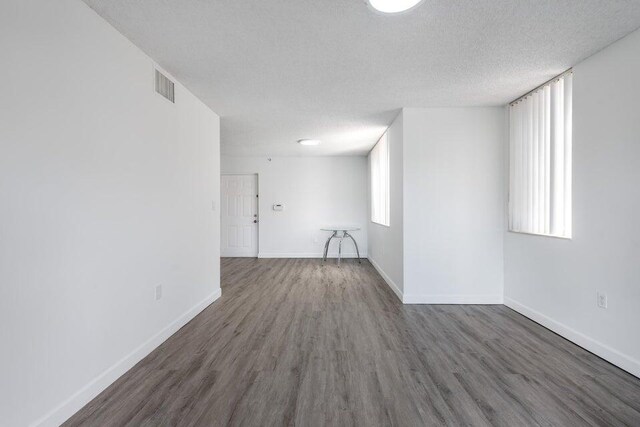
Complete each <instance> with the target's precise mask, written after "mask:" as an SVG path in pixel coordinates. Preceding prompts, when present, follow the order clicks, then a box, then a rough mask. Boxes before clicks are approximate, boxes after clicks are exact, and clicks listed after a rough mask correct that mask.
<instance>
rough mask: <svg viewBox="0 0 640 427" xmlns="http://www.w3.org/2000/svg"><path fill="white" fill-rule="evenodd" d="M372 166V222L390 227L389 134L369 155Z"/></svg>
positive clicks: (385, 134)
mask: <svg viewBox="0 0 640 427" xmlns="http://www.w3.org/2000/svg"><path fill="white" fill-rule="evenodd" d="M369 164H370V166H371V221H373V222H375V223H378V224H382V225H386V226H389V142H388V138H387V133H386V132H385V133H384V135H382V137H381V138H380V140H379V141H378V143H377V144H376V145H375V147H373V149H372V150H371V153H370V154H369Z"/></svg>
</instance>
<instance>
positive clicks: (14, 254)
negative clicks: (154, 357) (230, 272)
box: [0, 0, 220, 426]
mask: <svg viewBox="0 0 640 427" xmlns="http://www.w3.org/2000/svg"><path fill="white" fill-rule="evenodd" d="M0 51H1V52H2V55H3V59H2V64H3V65H2V70H1V71H0V73H1V78H2V84H3V87H2V96H0V152H1V155H0V284H1V285H0V342H1V343H2V344H1V346H2V350H1V351H0V384H1V385H0V414H1V416H0V425H3V426H22V425H27V424H30V423H35V422H36V420H38V419H40V418H41V417H45V418H42V419H40V421H42V422H43V424H45V425H55V424H58V423H60V422H62V421H63V420H64V419H65V418H66V417H68V416H69V415H71V414H73V413H74V412H75V411H76V410H77V409H79V408H80V407H81V406H82V405H83V404H84V403H86V402H87V401H88V400H89V399H91V398H92V397H93V396H95V395H96V394H97V393H98V392H99V391H100V390H101V389H102V388H104V387H105V386H106V385H108V384H109V383H110V382H112V381H113V380H114V379H115V378H117V377H118V376H119V375H120V374H122V373H123V372H125V371H126V370H127V369H128V368H129V367H131V366H132V365H133V364H134V363H135V362H137V361H138V360H139V359H140V358H142V357H143V356H144V355H146V354H147V353H148V352H149V351H150V350H151V349H153V348H154V347H155V346H156V345H158V344H159V343H160V342H162V341H163V340H164V339H166V337H168V336H169V335H170V334H171V333H172V332H173V331H175V330H176V329H177V328H178V327H180V326H181V325H182V324H184V323H185V322H186V321H188V320H189V319H190V318H191V317H192V316H194V315H195V314H196V313H197V312H198V311H200V310H201V309H202V308H204V307H205V306H206V305H207V304H209V303H210V302H211V301H212V300H213V299H214V298H215V297H216V296H217V295H219V292H220V291H219V287H220V282H219V274H220V273H219V244H218V242H219V219H218V213H217V212H212V210H211V206H212V201H215V202H216V204H218V203H217V202H218V199H219V175H220V171H219V119H218V117H217V116H216V115H215V114H214V113H213V112H211V111H210V110H209V109H208V108H207V107H205V106H204V105H203V104H202V103H201V102H200V101H198V100H197V99H196V98H194V96H193V95H191V94H190V93H189V92H187V91H186V90H185V89H184V88H183V87H182V86H180V85H177V86H176V100H177V102H176V104H175V105H173V104H171V103H169V102H168V101H166V100H165V99H164V98H162V97H160V96H159V95H157V94H155V92H154V86H153V70H154V66H153V61H152V60H151V59H150V58H148V57H147V56H145V55H144V54H143V53H142V52H141V51H140V50H138V49H137V48H136V47H135V46H134V45H132V44H131V43H130V42H129V41H128V40H126V39H125V38H124V37H123V36H122V35H120V34H119V33H118V32H117V31H116V30H115V29H113V28H112V27H110V26H109V25H108V24H107V23H106V22H104V21H103V20H102V19H101V18H99V17H98V16H97V15H96V14H95V13H94V12H93V11H92V10H91V9H89V8H88V7H87V6H86V5H85V4H84V3H82V2H80V1H79V0H61V1H56V2H51V1H45V0H15V1H4V2H2V5H1V6H0ZM218 205H219V204H218ZM158 284H161V285H162V286H163V294H164V295H163V298H162V299H161V300H159V301H155V299H154V288H155V286H156V285H158Z"/></svg>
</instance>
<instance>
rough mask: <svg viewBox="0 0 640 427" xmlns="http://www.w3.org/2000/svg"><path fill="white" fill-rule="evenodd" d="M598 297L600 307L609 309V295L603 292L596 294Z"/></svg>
mask: <svg viewBox="0 0 640 427" xmlns="http://www.w3.org/2000/svg"><path fill="white" fill-rule="evenodd" d="M596 295H597V297H598V307H600V308H607V294H605V293H603V292H596Z"/></svg>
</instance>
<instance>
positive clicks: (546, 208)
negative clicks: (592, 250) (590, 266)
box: [509, 71, 573, 238]
mask: <svg viewBox="0 0 640 427" xmlns="http://www.w3.org/2000/svg"><path fill="white" fill-rule="evenodd" d="M572 80H573V73H572V72H571V71H568V72H566V73H564V74H562V75H560V76H559V77H556V78H554V79H553V80H551V81H550V82H548V83H546V84H544V85H542V86H541V87H539V88H537V89H535V90H534V91H532V92H531V93H529V94H527V95H525V96H524V97H522V98H520V99H518V100H517V101H514V102H513V103H511V105H510V107H509V120H510V144H509V156H510V167H509V229H510V230H511V231H515V232H521V233H531V234H540V235H546V236H555V237H564V238H571V233H572V231H571V139H572V124H571V119H572V95H571V92H572Z"/></svg>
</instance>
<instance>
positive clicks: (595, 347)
mask: <svg viewBox="0 0 640 427" xmlns="http://www.w3.org/2000/svg"><path fill="white" fill-rule="evenodd" d="M504 305H506V306H507V307H509V308H511V309H513V310H515V311H517V312H518V313H520V314H522V315H523V316H525V317H528V318H529V319H531V320H533V321H534V322H537V323H539V324H541V325H542V326H544V327H545V328H547V329H550V330H552V331H553V332H555V333H557V334H558V335H561V336H563V337H564V338H566V339H568V340H569V341H572V342H574V343H575V344H577V345H579V346H580V347H583V348H585V349H586V350H589V351H590V352H592V353H594V354H596V355H598V356H600V357H602V358H603V359H604V360H607V361H609V362H611V363H612V364H614V365H616V366H618V367H619V368H622V369H624V370H625V371H627V372H629V373H630V374H632V375H635V376H636V377H639V378H640V361H638V360H636V359H634V358H633V357H631V356H629V355H626V354H624V353H621V352H619V351H618V350H616V349H614V348H611V347H609V346H608V345H606V344H603V343H601V342H598V341H596V340H594V339H593V338H590V337H588V336H586V335H585V334H583V333H581V332H578V331H576V330H575V329H572V328H570V327H568V326H566V325H564V324H562V323H560V322H558V321H556V320H553V319H552V318H550V317H548V316H546V315H544V314H542V313H540V312H539V311H536V310H534V309H532V308H530V307H527V306H526V305H524V304H520V303H519V302H517V301H515V300H513V299H511V298H508V297H505V298H504Z"/></svg>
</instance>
